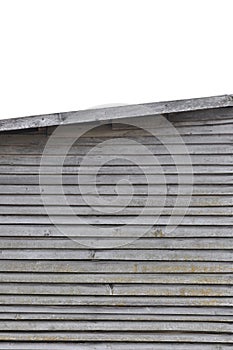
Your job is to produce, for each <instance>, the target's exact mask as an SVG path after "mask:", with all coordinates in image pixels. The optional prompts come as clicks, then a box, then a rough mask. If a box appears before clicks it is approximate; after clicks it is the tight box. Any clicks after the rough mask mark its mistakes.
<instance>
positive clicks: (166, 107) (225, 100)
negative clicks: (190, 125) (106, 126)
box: [0, 95, 233, 131]
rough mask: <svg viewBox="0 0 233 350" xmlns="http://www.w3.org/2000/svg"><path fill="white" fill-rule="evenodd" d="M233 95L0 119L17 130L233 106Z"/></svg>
mask: <svg viewBox="0 0 233 350" xmlns="http://www.w3.org/2000/svg"><path fill="white" fill-rule="evenodd" d="M232 105H233V103H232V96H231V95H223V96H216V97H206V98H199V99H189V100H179V101H168V102H157V103H149V104H142V105H127V106H118V107H109V108H101V109H92V110H83V111H78V112H68V113H55V114H48V115H42V116H34V117H24V118H16V119H5V120H1V122H0V130H2V131H5V130H12V129H13V130H14V129H24V128H34V127H44V126H49V125H59V124H63V125H64V124H66V123H82V122H91V121H106V120H117V119H119V118H122V117H127V118H133V117H138V116H141V115H144V116H145V115H152V114H154V115H159V114H164V113H174V112H186V111H193V110H202V109H207V108H219V107H221V108H222V107H231V106H232Z"/></svg>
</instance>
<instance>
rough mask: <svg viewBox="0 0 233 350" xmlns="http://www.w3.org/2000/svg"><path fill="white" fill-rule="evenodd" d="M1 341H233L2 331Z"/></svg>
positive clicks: (219, 337) (158, 335)
mask: <svg viewBox="0 0 233 350" xmlns="http://www.w3.org/2000/svg"><path fill="white" fill-rule="evenodd" d="M0 340H1V341H13V340H14V341H22V340H23V341H50V342H53V341H99V342H101V341H104V342H105V341H115V342H117V341H129V342H135V341H136V342H150V341H152V342H178V343H182V342H190V343H195V342H198V343H202V342H204V343H229V344H231V343H232V335H231V334H224V333H223V334H213V333H209V334H208V333H206V334H205V333H201V332H200V333H198V332H197V333H189V332H187V333H185V332H184V333H178V334H175V332H174V333H173V332H171V333H167V334H166V333H164V332H162V333H161V332H152V333H150V332H99V333H98V332H56V331H54V332H43V333H41V332H40V333H37V332H29V333H28V332H27V333H22V332H13V333H12V332H0Z"/></svg>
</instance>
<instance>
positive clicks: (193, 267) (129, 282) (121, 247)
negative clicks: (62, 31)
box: [0, 96, 233, 350]
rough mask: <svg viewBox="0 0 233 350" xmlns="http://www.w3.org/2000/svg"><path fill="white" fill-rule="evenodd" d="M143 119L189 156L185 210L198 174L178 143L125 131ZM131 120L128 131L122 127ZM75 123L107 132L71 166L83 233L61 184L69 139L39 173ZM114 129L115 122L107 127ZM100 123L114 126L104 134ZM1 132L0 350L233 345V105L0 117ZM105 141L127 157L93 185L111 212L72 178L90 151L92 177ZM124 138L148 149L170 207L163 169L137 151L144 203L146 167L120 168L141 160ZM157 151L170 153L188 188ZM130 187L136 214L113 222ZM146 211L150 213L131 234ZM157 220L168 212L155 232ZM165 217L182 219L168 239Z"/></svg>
mask: <svg viewBox="0 0 233 350" xmlns="http://www.w3.org/2000/svg"><path fill="white" fill-rule="evenodd" d="M149 110H150V111H153V117H152V118H156V116H159V115H160V114H161V113H162V114H163V115H164V117H165V118H167V120H168V121H170V122H171V123H172V125H173V126H174V127H175V128H176V130H177V131H178V132H179V133H180V135H181V136H182V138H183V141H184V142H185V143H186V145H187V149H188V151H189V154H190V157H191V161H192V170H193V171H192V172H193V178H194V184H193V185H192V192H193V194H192V197H191V198H190V206H189V208H186V201H187V196H189V194H190V169H189V168H188V167H187V165H186V161H185V159H184V154H183V153H184V151H183V148H182V147H181V143H180V142H179V141H177V137H176V136H175V134H168V130H167V128H164V127H161V126H158V130H156V132H157V135H158V136H160V137H161V139H159V138H157V139H156V138H155V137H152V136H151V135H150V134H149V133H148V132H146V131H145V130H139V129H135V128H134V127H132V125H130V120H133V119H134V117H135V116H140V115H142V111H146V112H145V114H143V120H142V122H143V123H145V125H147V119H146V118H145V116H146V115H147V111H149ZM126 116H128V118H129V125H123V124H121V122H122V119H121V118H122V117H126ZM130 118H131V119H130ZM150 118H151V117H150ZM74 120H76V121H77V122H78V123H82V122H84V121H91V120H98V123H99V125H100V127H99V128H95V129H93V130H91V131H89V132H88V133H87V134H85V135H83V137H82V138H80V139H79V140H78V141H77V142H75V143H74V145H73V147H72V149H71V150H70V152H69V155H68V157H67V159H66V161H65V164H64V167H63V180H64V192H65V195H66V198H67V201H68V202H69V204H70V205H71V206H72V208H73V209H74V211H75V212H76V213H77V214H78V215H79V216H80V217H81V218H82V219H83V220H84V221H83V222H81V223H79V224H77V222H76V220H75V218H73V217H72V216H70V215H66V212H65V208H64V206H62V205H60V203H61V198H60V196H59V195H58V193H57V186H56V182H57V181H58V180H59V178H58V169H57V166H56V163H57V159H58V157H60V147H62V146H65V145H67V143H68V142H69V138H67V137H62V138H60V139H59V142H58V147H53V148H51V150H50V156H49V157H48V162H47V164H46V166H45V167H43V169H41V168H40V162H41V156H42V152H43V150H44V147H45V145H46V142H47V141H48V140H49V137H50V135H51V134H52V133H53V131H54V130H55V126H56V125H61V124H64V125H65V124H67V125H68V124H69V123H70V122H71V121H74ZM112 120H113V121H114V120H115V121H118V123H117V124H111V121H112ZM124 121H127V120H124ZM102 122H103V123H105V122H108V124H107V125H102V126H101V123H102ZM143 123H142V125H143ZM43 126H44V128H42V129H40V130H38V129H37V128H38V127H39V128H41V127H43ZM32 128H34V129H32ZM13 129H15V130H16V131H13ZM0 130H2V131H4V132H3V133H0V281H1V282H0V329H1V332H0V350H7V349H8V350H9V349H12V350H13V349H18V350H27V349H30V350H34V349H35V350H45V349H46V350H47V349H49V350H61V349H78V350H100V349H101V350H126V349H127V350H132V349H135V350H139V349H140V350H157V349H159V350H171V349H174V350H184V349H185V350H186V349H187V350H197V349H198V350H199V349H203V350H220V349H221V350H223V349H227V350H228V349H231V348H232V345H233V335H232V322H233V308H232V306H233V289H232V286H233V261H232V257H233V253H232V251H233V238H232V232H233V216H232V214H233V211H232V209H233V202H232V198H233V197H232V196H233V186H232V182H233V180H232V179H233V146H232V145H233V99H232V96H222V97H217V98H207V99H201V100H188V101H177V102H168V103H159V104H149V105H148V106H146V105H142V106H122V107H117V108H109V109H101V110H93V111H81V112H74V113H68V114H54V115H50V116H38V117H29V118H19V119H17V120H5V121H0ZM7 130H11V131H9V132H7ZM111 138H113V139H114V140H115V141H116V139H117V142H115V144H114V146H110V147H109V149H108V152H107V153H108V154H109V155H110V156H112V155H113V156H116V155H119V156H121V158H118V159H115V160H113V161H111V162H110V163H108V164H106V165H104V166H103V167H102V168H101V170H100V172H99V174H98V178H97V184H98V186H97V187H98V191H99V192H98V193H99V194H100V195H101V196H102V198H104V199H105V200H107V201H109V202H103V203H102V204H101V203H99V201H98V199H99V196H98V195H96V193H95V191H94V189H93V184H94V182H95V181H94V182H93V180H90V178H89V179H88V181H87V182H88V187H87V188H88V192H87V195H86V198H83V196H82V193H81V191H80V188H79V186H78V182H77V174H78V172H80V164H81V162H82V159H83V156H84V155H85V154H86V152H87V151H89V150H90V149H91V148H92V147H96V150H97V151H96V154H95V156H94V157H93V159H92V160H93V162H94V163H93V164H92V163H91V164H90V165H89V166H86V167H84V168H82V170H81V171H82V173H81V174H82V175H81V176H83V177H85V176H87V175H92V174H94V173H95V172H96V169H97V168H96V162H95V161H96V157H98V159H99V160H100V161H105V160H106V154H105V152H104V150H103V147H102V146H101V143H102V142H104V141H107V140H109V139H111ZM125 138H130V139H132V140H134V141H137V142H139V143H142V144H144V145H146V147H147V148H148V149H149V150H150V151H151V152H152V153H153V154H154V155H155V157H156V159H157V160H158V161H159V163H160V164H161V165H162V169H163V173H164V174H165V176H166V180H167V183H166V191H167V193H166V202H165V204H164V203H163V201H164V186H163V184H162V183H160V182H159V181H160V180H159V176H158V171H159V166H158V165H154V164H151V159H149V158H150V157H147V156H145V154H140V152H139V153H138V154H137V156H136V157H135V160H136V161H137V162H139V164H143V166H144V170H145V174H146V177H147V178H148V179H149V180H150V182H152V183H153V185H152V189H153V191H154V193H155V195H151V196H148V186H147V183H146V181H145V175H143V173H142V171H141V169H140V168H139V167H138V166H137V165H136V164H135V165H134V164H130V163H129V162H128V161H127V160H125V159H123V158H124V156H125V155H127V154H129V155H132V154H133V153H134V148H133V147H132V146H128V144H127V142H126V140H125ZM161 140H163V142H165V143H166V144H167V145H169V147H170V149H173V150H174V151H173V153H174V155H175V158H176V163H177V164H178V168H179V174H181V178H182V180H183V184H182V186H178V180H177V178H178V177H177V174H178V170H177V166H176V165H175V164H174V161H173V158H172V156H171V155H170V154H169V152H168V149H167V148H166V147H164V146H163V144H162V142H161ZM122 157H123V158H122ZM39 173H42V174H46V175H48V176H47V185H46V186H44V188H43V189H42V190H46V193H48V195H47V200H51V201H52V202H51V203H50V204H51V205H50V209H51V210H53V213H54V215H56V218H57V219H58V221H59V223H60V224H61V226H62V227H63V228H65V229H66V230H67V232H68V233H69V237H70V238H68V237H66V236H64V235H63V233H62V232H61V231H59V229H58V228H57V227H56V226H54V225H53V224H52V222H51V220H50V218H49V217H48V215H47V211H46V210H45V208H44V205H43V204H44V202H43V198H42V197H41V188H40V187H39ZM123 178H127V179H129V180H130V181H131V183H132V184H133V185H134V186H133V187H134V194H133V196H132V198H131V201H130V203H129V205H128V206H127V207H126V208H124V210H123V211H120V212H118V214H117V215H112V214H108V213H105V212H104V210H106V208H108V209H110V207H112V209H120V208H121V207H122V206H123V205H124V203H125V201H128V199H129V197H130V195H129V192H128V188H127V186H125V185H120V187H119V186H118V188H119V189H120V191H121V192H120V195H119V196H118V202H114V201H115V199H116V183H117V182H118V181H120V180H121V179H123ZM179 191H181V196H180V198H179V204H177V203H176V200H177V194H178V193H179ZM85 199H86V200H88V204H89V206H88V205H87V203H86V201H85ZM145 201H147V206H146V209H145V210H144V214H143V215H142V216H141V217H140V223H139V224H135V223H134V222H133V219H134V218H135V217H136V216H137V215H138V214H139V213H140V212H141V210H142V208H143V207H144V206H145ZM186 209H187V210H186ZM100 211H103V213H101V214H100ZM158 214H162V215H161V216H160V217H159V218H158V220H157V221H156V223H155V222H154V218H155V216H156V215H158ZM171 214H173V215H174V217H176V218H183V219H182V221H181V223H180V225H179V226H178V227H176V228H174V230H171V231H169V232H167V230H166V226H167V225H168V226H169V228H171V227H170V226H171V224H170V223H169V217H170V215H171ZM183 215H184V217H183ZM90 224H92V225H95V229H94V230H93V227H90ZM124 224H126V225H127V230H126V231H121V229H120V227H121V226H119V225H124ZM100 227H104V228H105V231H100V230H99V228H100ZM110 228H111V229H112V228H113V231H111V232H112V233H113V234H112V235H110V230H109V229H110ZM141 231H143V232H145V234H144V235H143V236H142V237H141V236H140V232H141ZM71 238H72V239H71ZM129 240H130V242H129ZM105 244H106V246H105ZM90 245H91V247H90Z"/></svg>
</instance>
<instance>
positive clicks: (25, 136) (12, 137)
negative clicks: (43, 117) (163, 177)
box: [0, 112, 233, 147]
mask: <svg viewBox="0 0 233 350" xmlns="http://www.w3.org/2000/svg"><path fill="white" fill-rule="evenodd" d="M231 113H232V112H231ZM178 116H179V115H177V114H175V118H176V119H177V118H178ZM188 118H190V115H189V116H188ZM208 118H211V117H210V116H209V114H208ZM211 120H212V119H211ZM101 128H102V129H103V130H104V133H106V130H109V132H110V131H111V133H112V135H111V138H113V139H116V138H118V141H119V144H122V145H125V144H128V141H126V140H125V138H124V135H123V134H122V133H121V134H120V135H119V132H116V131H115V130H112V128H111V126H110V125H103V126H102V127H101ZM45 132H46V129H45ZM99 133H100V129H98V134H99ZM49 136H50V135H47V134H39V133H37V134H34V135H31V134H30V133H29V132H28V130H26V131H25V132H24V133H22V134H17V133H15V134H14V133H9V134H7V133H4V134H1V137H0V147H1V146H8V145H11V146H14V145H15V146H25V145H28V146H32V147H35V146H45V144H46V142H47V141H48V139H49ZM108 139H109V137H107V136H99V135H98V136H97V135H93V132H92V135H91V136H90V135H89V134H88V133H87V134H86V135H83V136H82V137H80V138H79V139H78V140H77V141H76V142H75V143H74V145H79V146H80V147H82V146H95V145H97V144H99V143H102V142H104V141H106V140H108ZM130 139H132V140H134V141H137V142H139V143H140V144H145V145H161V141H160V140H158V139H157V138H155V137H154V136H151V135H150V134H148V135H147V136H135V135H131V137H130ZM163 140H164V141H165V143H167V144H171V145H172V144H174V145H175V144H180V140H179V139H177V137H176V136H174V135H167V136H166V137H163ZM182 140H183V142H184V143H185V144H187V145H192V144H198V145H200V144H202V145H205V144H232V142H233V135H231V133H229V134H224V137H222V135H221V134H219V133H218V134H209V135H183V137H182ZM66 143H67V137H66V136H65V135H64V136H63V137H60V138H59V144H60V145H63V144H66Z"/></svg>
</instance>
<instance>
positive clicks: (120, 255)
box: [1, 249, 233, 262]
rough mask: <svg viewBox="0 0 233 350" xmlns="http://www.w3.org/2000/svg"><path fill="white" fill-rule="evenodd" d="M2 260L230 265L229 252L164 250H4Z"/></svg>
mask: <svg viewBox="0 0 233 350" xmlns="http://www.w3.org/2000/svg"><path fill="white" fill-rule="evenodd" d="M1 259H2V260H4V259H5V260H11V259H13V260H21V259H24V260H25V259H29V260H31V259H33V260H94V259H95V260H117V261H119V260H123V261H127V260H133V261H144V260H146V261H148V260H151V261H166V260H169V261H226V262H227V261H229V262H232V261H233V254H232V250H203V249H202V250H197V249H196V250H193V249H189V250H188V249H187V250H185V249H175V250H173V249H163V250H159V249H157V250H154V249H147V250H138V249H136V250H133V249H128V250H119V249H105V250H103V249H97V250H96V251H94V250H87V249H83V250H81V249H80V250H73V249H67V250H65V251H63V249H56V250H53V249H52V250H48V249H25V250H24V249H4V250H2V251H1Z"/></svg>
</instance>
